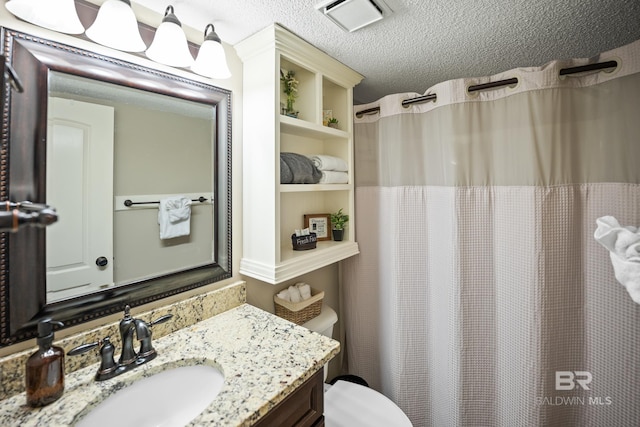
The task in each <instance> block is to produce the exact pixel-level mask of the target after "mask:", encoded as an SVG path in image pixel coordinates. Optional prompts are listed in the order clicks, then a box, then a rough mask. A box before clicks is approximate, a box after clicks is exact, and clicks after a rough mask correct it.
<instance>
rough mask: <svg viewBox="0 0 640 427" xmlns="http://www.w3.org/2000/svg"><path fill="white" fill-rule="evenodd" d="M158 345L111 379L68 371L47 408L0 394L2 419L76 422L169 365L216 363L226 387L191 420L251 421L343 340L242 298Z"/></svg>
mask: <svg viewBox="0 0 640 427" xmlns="http://www.w3.org/2000/svg"><path fill="white" fill-rule="evenodd" d="M154 347H155V348H156V350H157V351H158V357H156V358H155V359H154V360H152V361H151V362H149V363H147V364H145V365H142V366H140V367H139V368H136V369H134V370H132V371H130V372H127V373H125V374H122V375H120V376H118V377H116V378H113V379H110V380H107V381H102V382H96V381H94V380H93V377H94V375H95V372H96V371H97V367H98V364H96V365H93V366H89V367H87V368H84V369H80V370H78V371H75V372H73V373H71V374H69V375H67V377H66V379H65V393H64V395H63V396H62V397H61V398H60V399H59V400H57V401H56V402H54V403H52V404H50V405H48V406H45V407H43V408H39V409H33V408H30V407H28V406H26V404H25V401H26V398H25V394H24V393H20V394H18V395H15V396H13V397H10V398H8V399H5V400H2V401H0V425H2V426H21V427H27V426H67V425H73V424H74V423H75V422H77V421H78V420H79V419H80V418H81V417H82V416H83V415H84V414H86V413H88V411H90V409H91V408H93V407H95V406H96V405H97V404H99V403H100V402H101V401H102V400H104V399H105V398H107V397H108V396H109V395H110V394H112V393H113V392H115V391H117V390H119V389H121V388H122V387H125V386H127V385H129V384H130V383H132V382H134V381H135V380H137V379H139V378H142V377H145V376H150V375H153V374H155V373H157V372H160V371H162V370H164V369H166V368H171V367H177V366H188V365H193V364H210V365H214V366H216V367H218V368H219V369H220V370H221V371H222V372H223V373H224V377H225V379H224V386H223V388H222V390H221V391H220V394H218V396H217V397H216V398H215V399H214V400H213V402H212V403H211V405H210V406H209V407H208V408H207V409H205V411H204V412H203V413H202V414H200V415H199V416H198V417H197V418H196V419H194V420H193V421H192V423H191V425H205V424H206V425H209V426H225V427H227V426H250V425H252V424H253V423H255V422H256V421H257V420H258V419H259V418H261V417H262V416H263V415H265V414H266V413H267V412H269V411H270V410H271V409H272V408H274V407H275V406H276V405H277V404H278V403H279V402H280V401H282V400H283V399H284V398H285V397H286V396H287V395H288V394H290V393H291V392H292V391H293V390H295V388H296V387H298V386H299V385H301V384H302V383H303V382H304V381H306V380H307V379H308V378H310V377H311V376H312V375H313V374H314V373H315V372H317V371H318V370H319V369H321V368H322V367H323V366H324V365H325V363H327V362H328V361H329V360H331V359H332V358H333V357H334V356H335V355H336V354H337V353H338V350H339V343H338V342H337V341H334V340H332V339H329V338H327V337H324V336H322V335H320V334H316V333H313V332H311V331H309V330H307V329H305V328H303V327H300V326H297V325H294V324H293V323H290V322H288V321H286V320H284V319H281V318H279V317H277V316H274V315H273V314H270V313H267V312H265V311H263V310H260V309H259V308H256V307H253V306H251V305H248V304H243V305H241V306H239V307H237V308H233V309H231V310H228V311H226V312H224V313H221V314H218V315H216V316H214V317H211V318H210V319H207V320H204V321H201V322H199V323H196V324H194V325H193V326H190V327H187V328H184V329H181V330H179V331H177V332H174V333H171V334H169V335H167V336H165V337H162V338H158V339H157V340H155V341H154ZM116 351H117V355H119V352H120V349H119V348H117V349H116ZM67 357H69V356H67Z"/></svg>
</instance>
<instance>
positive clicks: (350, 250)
mask: <svg viewBox="0 0 640 427" xmlns="http://www.w3.org/2000/svg"><path fill="white" fill-rule="evenodd" d="M359 253H360V250H359V248H358V244H357V243H356V242H350V241H345V242H318V244H317V247H316V249H309V250H306V251H294V250H293V249H292V248H291V245H289V246H288V247H282V248H281V262H280V263H278V264H261V263H258V262H255V261H254V260H250V259H247V258H242V260H241V261H240V274H244V275H246V276H249V277H253V278H254V279H258V280H261V281H263V282H267V283H271V284H272V285H276V284H278V283H282V282H284V281H287V280H291V279H294V278H296V277H298V276H301V275H303V274H306V273H309V272H310V271H314V270H317V269H318V268H321V267H325V266H327V265H330V264H333V263H335V262H338V261H341V260H343V259H345V258H349V257H351V256H353V255H357V254H359Z"/></svg>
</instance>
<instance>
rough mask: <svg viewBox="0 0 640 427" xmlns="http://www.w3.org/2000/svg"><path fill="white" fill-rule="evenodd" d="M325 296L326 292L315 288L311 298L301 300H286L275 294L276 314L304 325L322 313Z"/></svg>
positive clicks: (312, 290)
mask: <svg viewBox="0 0 640 427" xmlns="http://www.w3.org/2000/svg"><path fill="white" fill-rule="evenodd" d="M323 298H324V292H322V291H321V292H318V291H316V290H315V289H313V288H311V298H307V299H306V300H304V301H300V302H290V301H286V300H283V299H281V298H278V296H277V295H274V297H273V302H274V305H275V309H276V316H280V317H282V318H283V319H287V320H288V321H290V322H293V323H295V324H297V325H302V324H303V323H305V322H308V321H309V320H311V319H313V318H314V317H316V316H318V315H319V314H320V310H322V299H323Z"/></svg>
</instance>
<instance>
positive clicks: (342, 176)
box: [320, 171, 349, 184]
mask: <svg viewBox="0 0 640 427" xmlns="http://www.w3.org/2000/svg"><path fill="white" fill-rule="evenodd" d="M347 183H349V174H348V173H347V172H338V171H322V178H320V184H347Z"/></svg>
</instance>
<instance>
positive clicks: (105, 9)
mask: <svg viewBox="0 0 640 427" xmlns="http://www.w3.org/2000/svg"><path fill="white" fill-rule="evenodd" d="M86 35H87V37H89V38H90V39H91V40H93V41H94V42H96V43H99V44H101V45H103V46H107V47H111V48H113V49H118V50H123V51H126V52H142V51H144V50H145V49H146V48H147V45H145V44H144V41H142V37H141V36H140V30H139V28H138V21H137V19H136V15H135V14H134V13H133V9H131V4H130V3H129V2H128V1H126V0H107V1H106V2H104V3H103V4H102V6H100V9H99V10H98V16H96V20H95V21H94V23H93V24H92V25H91V26H90V27H89V28H88V29H87V31H86Z"/></svg>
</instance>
